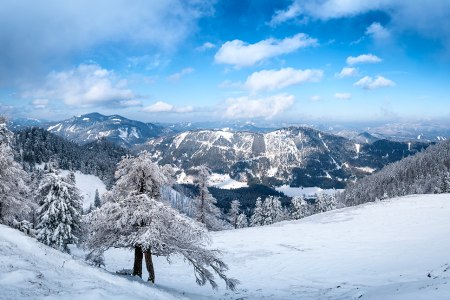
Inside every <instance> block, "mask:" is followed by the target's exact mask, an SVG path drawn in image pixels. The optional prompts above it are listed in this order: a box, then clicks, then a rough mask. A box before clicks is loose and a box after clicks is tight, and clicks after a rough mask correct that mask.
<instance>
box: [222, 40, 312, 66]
mask: <svg viewBox="0 0 450 300" xmlns="http://www.w3.org/2000/svg"><path fill="white" fill-rule="evenodd" d="M317 44H318V43H317V40H316V39H314V38H311V37H309V36H308V35H306V34H304V33H299V34H296V35H294V36H292V37H287V38H284V39H282V40H278V39H274V38H269V39H266V40H262V41H259V42H257V43H255V44H248V43H246V42H244V41H241V40H233V41H228V42H226V43H224V44H223V45H222V46H221V47H220V49H219V50H218V51H217V53H216V55H215V56H214V61H215V62H216V63H219V64H229V65H233V66H235V67H236V68H240V67H249V66H253V65H255V64H256V63H259V62H261V61H263V60H265V59H268V58H271V57H275V56H278V55H282V54H287V53H291V52H294V51H296V50H298V49H300V48H305V47H311V46H316V45H317Z"/></svg>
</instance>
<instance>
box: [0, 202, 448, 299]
mask: <svg viewBox="0 0 450 300" xmlns="http://www.w3.org/2000/svg"><path fill="white" fill-rule="evenodd" d="M449 215H450V194H441V195H415V196H408V197H403V198H397V199H390V200H387V201H383V202H376V203H370V204H365V205H362V206H358V207H352V208H345V209H341V210H337V211H331V212H327V213H322V214H318V215H314V216H311V217H308V218H305V219H302V220H299V221H291V222H282V223H278V224H275V225H271V226H264V227H254V228H246V229H239V230H229V231H222V232H216V233H213V244H212V245H211V247H215V248H218V249H220V250H222V251H224V259H225V261H226V262H227V263H228V264H229V266H230V275H231V276H234V277H236V278H238V279H239V280H240V281H241V285H239V287H238V290H237V291H236V292H230V291H226V290H225V289H224V288H223V287H219V290H218V291H214V290H211V289H210V288H209V287H200V286H197V285H196V284H195V281H194V278H193V272H192V267H191V266H189V265H188V264H187V263H186V262H183V261H182V259H180V258H178V257H173V258H172V264H168V262H167V261H166V260H165V258H163V257H157V258H154V259H155V269H156V284H155V285H154V286H149V285H148V283H144V282H142V283H140V282H139V280H135V281H130V280H126V279H124V278H121V277H120V276H118V275H112V274H110V273H108V272H105V271H103V270H99V269H96V268H92V267H89V266H87V265H86V264H85V263H84V262H80V261H77V260H73V259H72V258H71V257H70V256H69V255H67V254H62V253H60V252H58V251H56V250H54V249H51V248H48V247H46V246H44V245H42V244H40V243H37V242H36V241H34V240H32V239H31V238H29V237H26V236H25V235H23V234H22V233H20V232H18V231H16V230H13V229H10V228H8V227H5V226H2V225H0V244H1V245H2V247H0V258H1V259H0V274H1V275H0V298H1V299H17V298H18V297H26V298H27V299H30V298H38V299H39V298H44V297H50V298H52V299H53V298H58V299H61V298H64V299H80V298H83V299H98V298H104V299H106V298H108V299H131V298H132V299H149V297H150V298H152V299H174V298H177V299H180V298H183V297H187V298H189V299H263V298H264V299H360V298H361V299H374V300H375V299H377V300H378V299H401V300H406V299H448V295H450V286H449V285H448V284H447V282H448V281H449V280H450V272H448V270H450V258H449V256H448V253H450V241H449V239H448V236H449V235H450V227H449V226H448V216H449ZM105 258H106V269H107V270H109V271H111V272H115V271H117V270H121V269H124V268H127V269H129V268H130V267H131V266H132V258H133V255H132V252H131V251H128V250H124V249H113V250H109V251H108V252H107V253H106V257H105ZM146 276H147V274H143V278H146ZM174 279H176V280H174Z"/></svg>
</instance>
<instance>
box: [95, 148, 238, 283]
mask: <svg viewBox="0 0 450 300" xmlns="http://www.w3.org/2000/svg"><path fill="white" fill-rule="evenodd" d="M116 179H117V181H116V184H115V185H114V186H113V189H112V191H111V192H110V193H106V195H105V196H104V197H103V200H104V201H103V205H102V206H101V207H100V208H99V209H96V210H94V211H93V212H92V213H91V214H89V215H88V216H87V223H88V226H89V228H90V235H88V237H87V242H86V244H87V246H88V247H89V248H90V249H92V250H96V251H99V252H104V251H105V250H107V249H109V248H112V247H125V248H131V249H134V266H133V275H136V276H140V277H142V261H143V257H145V261H146V267H147V270H148V272H149V278H148V280H149V281H152V282H154V281H155V271H154V266H153V262H152V255H157V256H166V257H169V256H171V255H175V254H179V255H182V256H183V257H184V258H185V259H186V260H187V261H188V262H189V263H191V264H192V265H193V267H194V273H195V277H196V282H197V283H198V284H200V285H204V284H205V283H207V282H209V283H210V284H211V285H212V286H213V287H214V288H215V287H217V283H216V282H215V278H214V274H213V273H216V274H217V275H218V276H219V277H220V278H221V279H223V280H224V281H225V284H226V286H227V288H230V289H234V288H235V286H236V284H237V283H238V281H237V280H235V279H232V278H228V277H227V276H226V274H225V271H226V270H227V269H228V267H227V265H226V264H225V263H224V262H223V261H222V260H221V259H220V258H219V257H218V252H217V251H215V250H210V249H208V248H207V245H208V244H209V242H210V239H209V236H208V233H207V231H206V229H205V227H204V226H202V225H201V224H200V223H197V222H196V221H194V220H192V219H190V218H188V217H186V216H184V215H182V214H180V213H179V212H178V211H176V210H175V209H173V208H172V207H170V206H169V205H167V204H166V203H164V202H162V200H161V193H160V190H161V187H162V185H164V184H165V182H166V178H165V176H164V174H163V173H162V171H161V170H160V168H159V167H158V166H157V165H156V164H154V163H152V161H151V156H150V154H149V153H147V152H142V153H141V154H140V155H139V156H138V157H125V158H124V159H122V161H121V162H120V163H119V165H118V169H117V172H116ZM211 270H212V271H211Z"/></svg>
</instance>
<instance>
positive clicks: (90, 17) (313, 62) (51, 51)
mask: <svg viewBox="0 0 450 300" xmlns="http://www.w3.org/2000/svg"><path fill="white" fill-rule="evenodd" d="M422 2H423V1H420V4H419V1H404V0H373V1H363V0H309V1H303V0H286V1H268V0H253V1H250V0H247V1H245V0H240V1H234V0H228V1H225V0H222V1H220V0H217V1H210V0H193V1H182V0H168V1H159V0H148V1H138V0H137V1H133V2H130V1H124V0H116V1H106V0H97V1H87V0H79V1H74V0H73V1H72V0H68V1H56V0H48V1H31V0H30V1H12V0H5V1H3V2H2V6H1V7H0V45H1V47H0V113H1V114H6V115H8V116H9V117H11V118H15V117H33V118H45V119H50V120H56V119H62V118H67V117H70V116H73V115H77V114H83V113H88V112H92V111H97V112H100V113H104V114H121V115H124V116H127V117H130V118H135V119H139V120H143V121H158V122H176V121H201V120H219V119H220V120H222V119H223V120H233V119H239V120H261V121H285V122H294V123H301V122H311V121H318V122H324V121H330V120H332V121H337V122H339V121H342V122H348V121H356V122H372V121H417V120H445V119H448V117H450V101H449V100H450V99H449V98H448V92H449V90H450V88H449V83H450V2H449V1H444V0H442V1H441V0H433V1H427V3H422Z"/></svg>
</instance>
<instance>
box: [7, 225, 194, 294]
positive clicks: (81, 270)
mask: <svg viewBox="0 0 450 300" xmlns="http://www.w3.org/2000/svg"><path fill="white" fill-rule="evenodd" d="M0 299H2V300H9V299H11V300H15V299H74V300H75V299H84V300H88V299H112V300H116V299H123V300H125V299H186V298H185V297H182V296H181V295H173V294H172V293H169V292H167V291H163V290H161V289H160V288H158V287H152V286H150V285H149V284H145V283H143V282H138V281H133V280H130V279H126V278H122V277H120V276H118V275H115V274H110V273H109V272H107V271H105V270H102V269H98V268H94V267H90V266H88V265H87V264H86V263H84V262H82V261H79V260H74V259H73V258H72V257H71V256H70V255H68V254H64V253H62V252H59V251H57V250H55V249H52V248H50V247H47V246H45V245H44V244H41V243H39V242H37V241H36V240H34V239H32V238H30V237H27V236H25V235H24V234H23V233H21V232H19V231H17V230H15V229H12V228H9V227H6V226H4V225H0Z"/></svg>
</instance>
